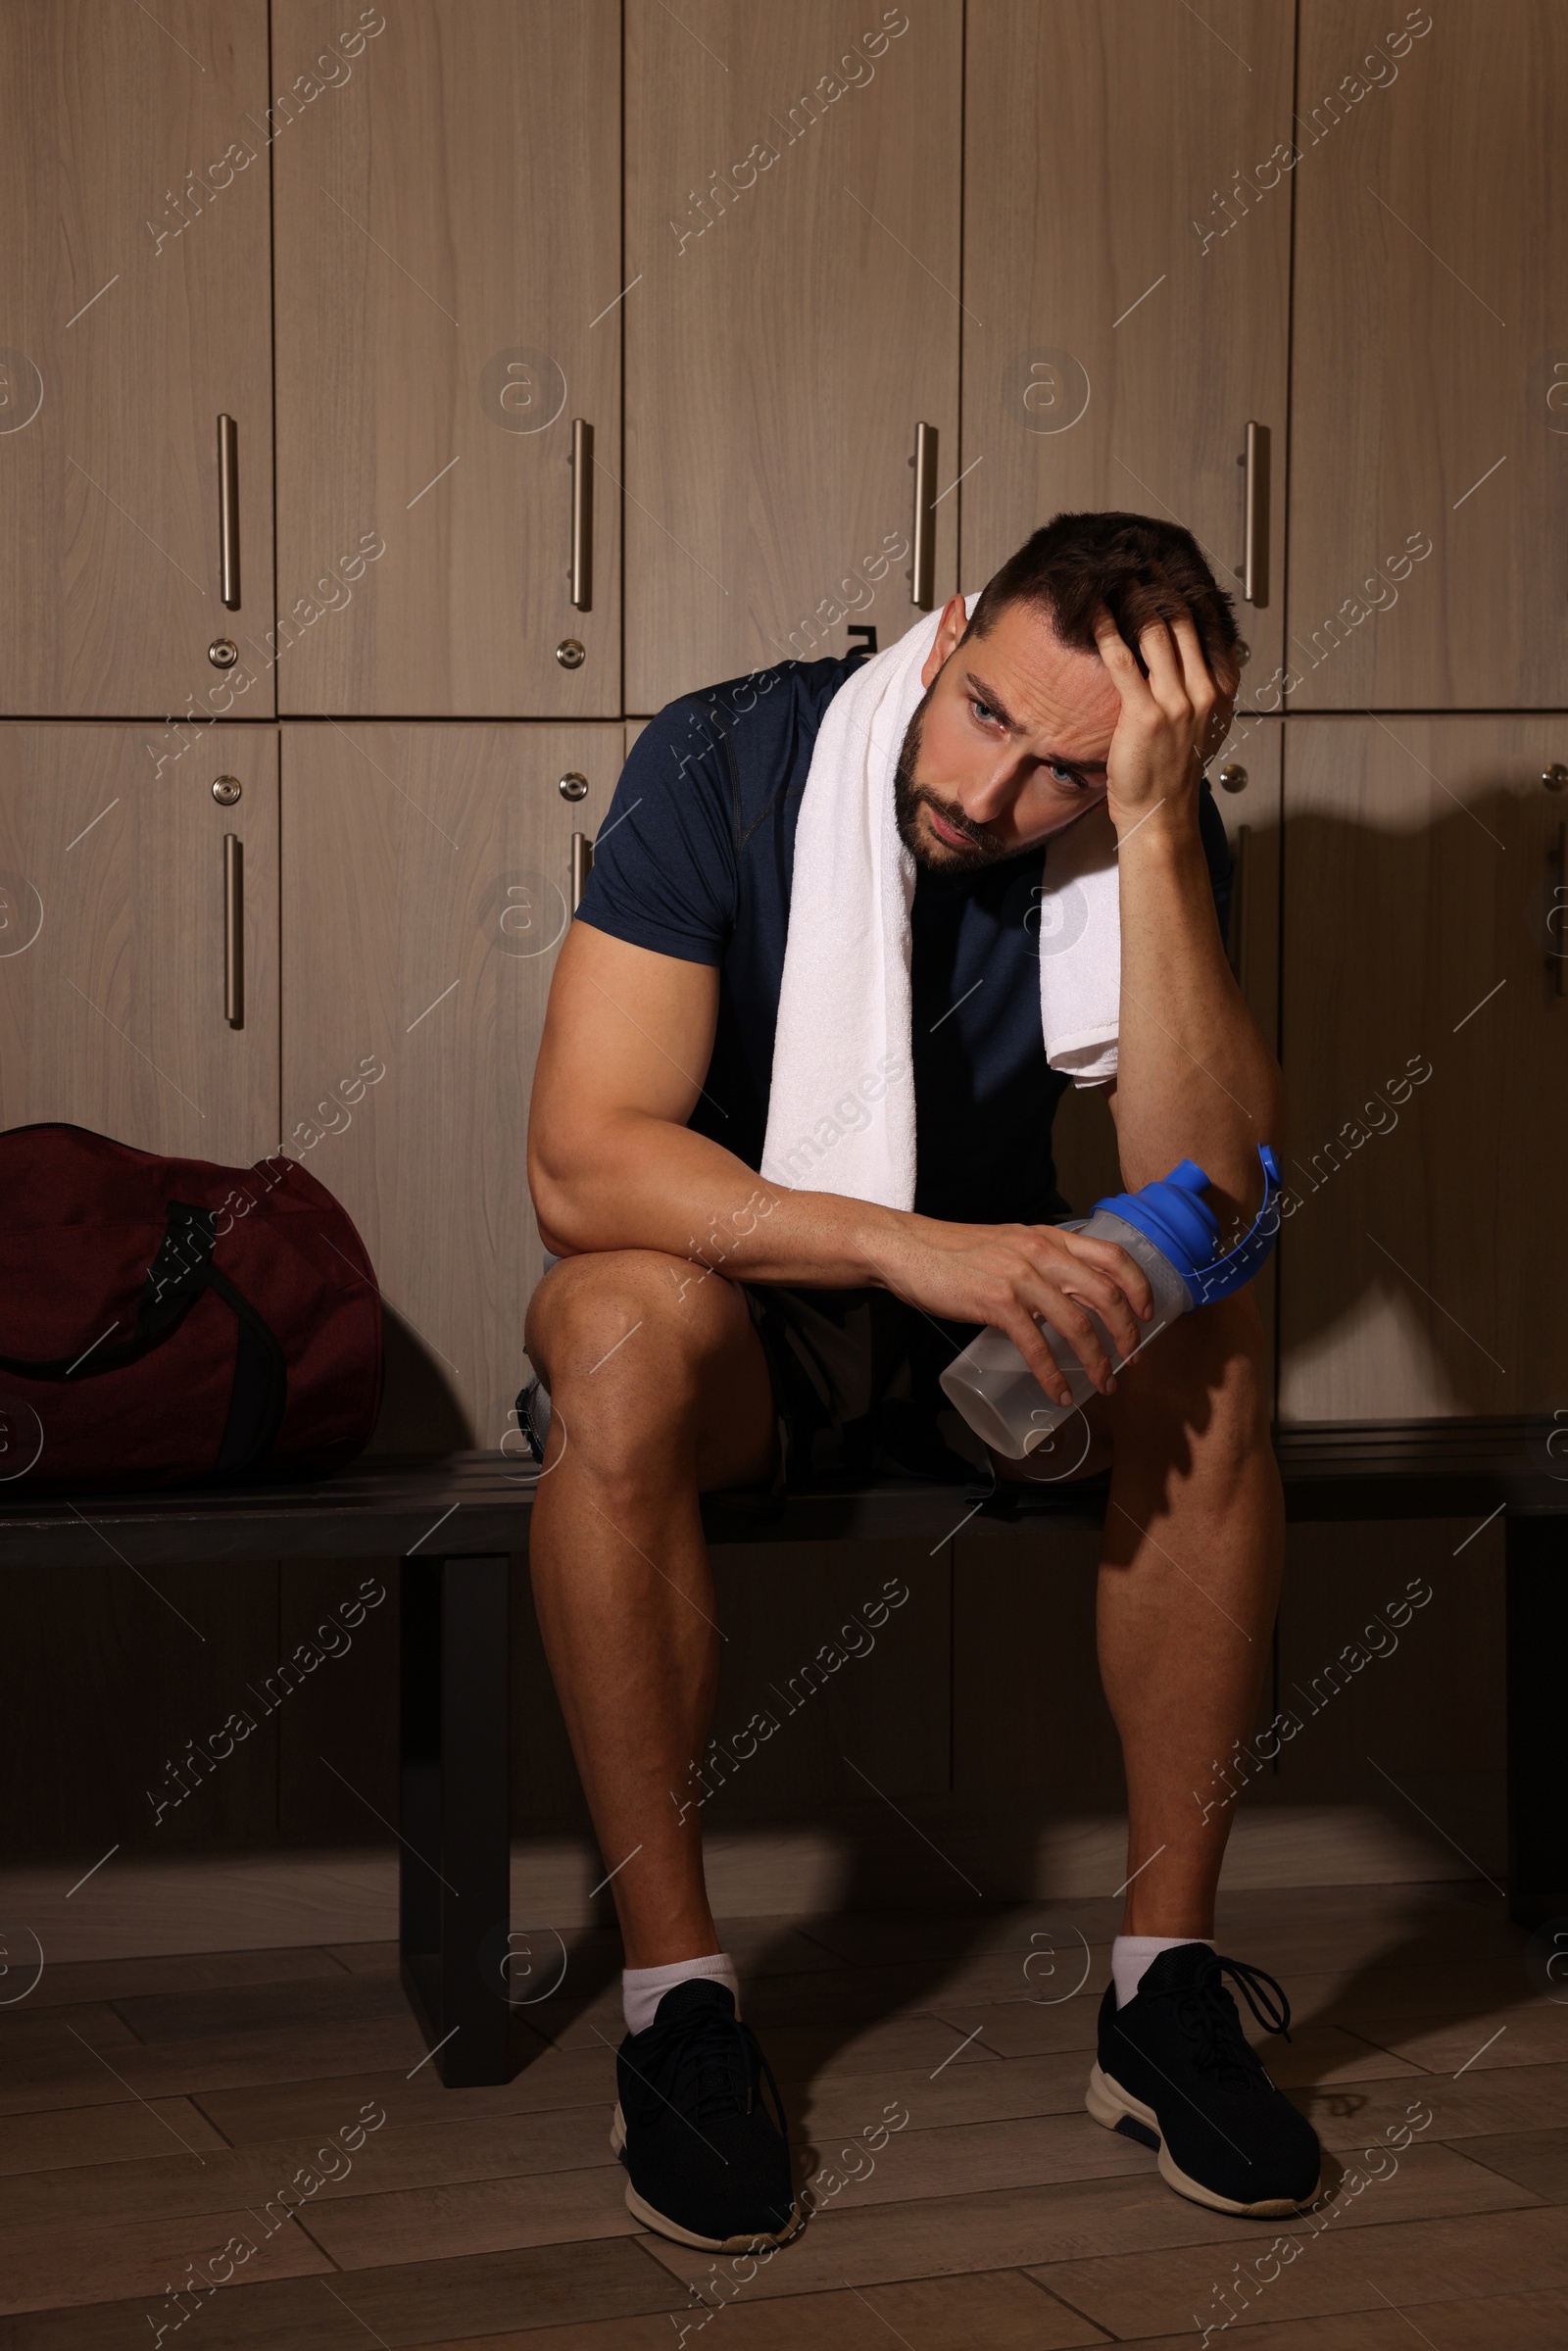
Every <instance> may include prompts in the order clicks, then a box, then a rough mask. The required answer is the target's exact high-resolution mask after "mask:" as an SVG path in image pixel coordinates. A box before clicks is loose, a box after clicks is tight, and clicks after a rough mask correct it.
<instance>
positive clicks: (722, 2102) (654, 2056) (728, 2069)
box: [633, 2009, 788, 2136]
mask: <svg viewBox="0 0 1568 2351" xmlns="http://www.w3.org/2000/svg"><path fill="white" fill-rule="evenodd" d="M639 2040H640V2041H642V2042H644V2043H646V2052H645V2050H644V2048H642V2047H640V2048H639V2049H638V2052H637V2064H636V2072H635V2074H634V2077H633V2079H634V2080H636V2081H638V2082H639V2083H640V2086H641V2095H640V2097H639V2101H638V2102H639V2105H640V2106H641V2108H642V2117H641V2119H642V2120H643V2121H645V2122H652V2121H654V2120H655V2119H656V2118H657V2116H658V2115H659V2113H660V2111H661V2110H662V2108H663V2107H665V2106H666V2105H667V2106H672V2107H673V2108H674V2109H675V2111H676V2113H677V2114H680V2115H683V2116H684V2117H685V2118H686V2120H687V2121H688V2122H689V2123H692V2124H694V2125H695V2126H696V2127H697V2128H698V2129H699V2130H701V2128H702V2126H703V2124H704V2123H711V2122H715V2121H716V2120H717V2119H718V2118H719V2116H721V2115H726V2114H750V2113H751V2111H752V2109H753V2107H754V2106H755V2104H756V2102H757V2090H758V2086H759V2082H766V2084H767V2087H768V2091H769V2093H770V2095H771V2098H772V2103H773V2113H774V2117H775V2119H776V2121H777V2123H778V2128H779V2132H780V2135H781V2136H787V2135H788V2130H787V2126H786V2123H785V2120H784V2102H783V2100H782V2098H781V2097H780V2096H779V2089H778V2083H777V2082H775V2080H774V2079H773V2069H772V2067H771V2066H770V2065H769V2064H768V2062H767V2059H766V2058H765V2057H764V2056H763V2055H762V2051H761V2048H760V2044H759V2042H758V2038H757V2035H756V2033H753V2031H752V2029H751V2027H750V2026H749V2025H746V2024H743V2023H742V2021H741V2019H740V2018H739V2017H733V2016H724V2015H722V2014H720V2013H719V2012H718V2011H717V2010H714V2009H709V2010H706V2011H704V2012H702V2013H700V2014H699V2015H697V2016H688V2017H683V2018H681V2019H680V2020H679V2021H678V2022H674V2023H671V2024H668V2025H660V2024H658V2023H657V2022H656V2023H655V2024H653V2025H651V2026H650V2027H649V2028H648V2030H647V2032H646V2033H642V2034H640V2035H639Z"/></svg>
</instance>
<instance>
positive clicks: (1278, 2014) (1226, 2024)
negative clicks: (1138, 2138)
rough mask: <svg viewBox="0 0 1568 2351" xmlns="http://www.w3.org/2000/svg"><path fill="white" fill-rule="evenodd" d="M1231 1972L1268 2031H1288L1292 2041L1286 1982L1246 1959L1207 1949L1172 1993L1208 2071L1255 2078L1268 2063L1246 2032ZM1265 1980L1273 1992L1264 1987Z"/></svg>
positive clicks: (1245, 2079)
mask: <svg viewBox="0 0 1568 2351" xmlns="http://www.w3.org/2000/svg"><path fill="white" fill-rule="evenodd" d="M1227 1976H1229V1977H1230V1978H1231V1979H1232V1981H1233V1982H1234V1983H1236V1984H1239V1985H1240V1987H1241V1992H1242V1997H1243V1998H1244V1999H1245V2000H1246V2002H1247V2005H1248V2007H1249V2008H1250V2010H1251V2012H1252V2014H1253V2016H1254V2017H1255V2018H1256V2020H1257V2022H1258V2023H1259V2024H1260V2025H1261V2026H1262V2027H1263V2030H1264V2032H1265V2033H1282V2034H1283V2035H1284V2037H1285V2038H1286V2039H1287V2040H1289V2039H1290V2037H1291V2033H1290V2024H1291V2003H1290V2001H1289V2000H1288V1999H1287V1998H1286V1995H1285V1988H1284V1986H1283V1984H1280V1983H1279V1982H1278V1981H1277V1980H1276V1978H1274V1977H1273V1976H1271V1975H1269V1974H1268V1973H1267V1972H1266V1970H1264V1969H1263V1968H1258V1967H1250V1966H1249V1965H1248V1963H1247V1961H1246V1960H1245V1959H1227V1958H1225V1957H1224V1956H1223V1955H1222V1954H1221V1953H1220V1952H1218V1951H1207V1952H1205V1953H1204V1955H1203V1957H1202V1959H1201V1961H1200V1962H1199V1964H1198V1966H1197V1967H1196V1968H1195V1970H1194V1972H1193V1975H1192V1977H1191V1978H1190V1979H1189V1981H1188V1982H1187V1983H1186V1984H1181V1985H1179V1986H1177V1987H1176V1988H1174V1989H1173V1990H1172V1992H1171V1993H1170V1998H1171V1999H1172V2000H1173V2001H1174V2003H1175V2007H1176V2016H1177V2021H1178V2022H1179V2023H1180V2025H1181V2027H1182V2030H1183V2031H1184V2032H1185V2033H1189V2034H1190V2035H1191V2037H1192V2038H1193V2039H1194V2040H1195V2041H1196V2042H1197V2044H1198V2063H1199V2065H1200V2066H1201V2069H1202V2070H1203V2072H1204V2073H1212V2074H1216V2075H1220V2076H1227V2075H1228V2076H1229V2077H1231V2078H1232V2079H1233V2080H1236V2081H1239V2082H1255V2081H1256V2079H1257V2077H1258V2075H1259V2074H1260V2073H1263V2072H1264V2068H1263V2065H1262V2061H1261V2060H1260V2059H1259V2057H1258V2055H1257V2052H1256V2050H1255V2049H1253V2047H1252V2045H1251V2043H1250V2041H1249V2040H1248V2039H1247V2038H1246V2036H1245V2035H1244V2033H1243V2032H1242V2020H1241V2018H1240V2017H1239V2016H1238V2015H1237V2013H1236V2003H1235V2001H1234V2000H1233V1999H1232V1998H1231V1996H1230V1994H1229V1992H1228V1991H1227V1990H1226V1989H1225V1984H1224V1979H1225V1978H1226V1977H1227ZM1265 1984H1266V1985H1267V1986H1268V1992H1265V1991H1264V1990H1263V1988H1262V1987H1263V1986H1264V1985H1265ZM1270 1992H1271V1993H1273V1995H1274V1997H1273V1998H1272V1999H1271V1998H1270V1997H1269V1996H1268V1995H1269V1993H1270ZM1260 2002H1261V2004H1260ZM1265 2079H1266V2076H1265Z"/></svg>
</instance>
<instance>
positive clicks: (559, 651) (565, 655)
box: [556, 637, 587, 669]
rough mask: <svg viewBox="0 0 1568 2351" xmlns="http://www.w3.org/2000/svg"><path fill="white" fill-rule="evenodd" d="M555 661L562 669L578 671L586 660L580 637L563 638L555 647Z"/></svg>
mask: <svg viewBox="0 0 1568 2351" xmlns="http://www.w3.org/2000/svg"><path fill="white" fill-rule="evenodd" d="M556 659H557V661H559V662H560V663H561V666H562V668H563V669H580V668H581V667H582V665H583V662H584V661H585V660H586V659H587V656H586V654H585V653H584V652H583V647H582V639H581V638H580V637H563V638H562V640H561V643H560V644H559V645H558V646H557V647H556Z"/></svg>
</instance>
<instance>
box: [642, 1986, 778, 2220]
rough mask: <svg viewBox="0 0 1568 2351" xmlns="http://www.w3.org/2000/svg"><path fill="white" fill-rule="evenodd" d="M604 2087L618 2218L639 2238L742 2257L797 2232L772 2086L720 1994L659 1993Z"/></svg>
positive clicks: (679, 1989) (730, 2000)
mask: <svg viewBox="0 0 1568 2351" xmlns="http://www.w3.org/2000/svg"><path fill="white" fill-rule="evenodd" d="M764 2081H765V2082H766V2083H767V2086H768V2088H769V2090H770V2091H771V2093H772V2100H773V2107H774V2110H775V2112H776V2114H777V2117H778V2119H777V2121H776V2122H775V2121H774V2119H773V2115H771V2114H769V2113H768V2111H767V2108H766V2107H765V2106H764V2105H763V2104H762V2100H761V2095H760V2092H761V2085H762V2082H764ZM615 2085H616V2088H617V2090H618V2092H619V2095H618V2097H617V2099H616V2103H615V2121H614V2126H613V2130H612V2131H611V2134H610V2145H611V2151H612V2153H613V2154H615V2155H618V2156H619V2157H620V2160H621V2162H622V2163H623V2164H624V2165H625V2167H626V2209H627V2211H628V2212H631V2213H634V2214H635V2215H636V2217H637V2219H638V2220H639V2221H642V2222H643V2223H645V2225H646V2226H647V2227H648V2228H650V2229H657V2230H658V2231H659V2234H660V2235H661V2236H669V2237H673V2238H674V2240H675V2242H676V2243H677V2244H678V2245H697V2246H700V2247H701V2248H702V2250H703V2251H704V2252H705V2253H750V2252H754V2251H756V2250H757V2249H758V2248H759V2247H760V2246H763V2245H782V2244H787V2243H788V2241H789V2239H790V2238H791V2237H792V2236H793V2235H794V2234H795V2233H796V2231H797V2229H800V2228H801V2227H802V2226H803V2222H804V2215H803V2214H802V2213H801V2211H800V2210H799V2207H798V2206H797V2204H796V2201H795V2191H794V2188H793V2186H792V2184H791V2177H790V2150H789V2141H788V2139H787V2138H786V2137H785V2134H784V2133H785V2123H784V2108H783V2104H782V2101H781V2100H780V2098H779V2094H778V2083H777V2082H775V2081H774V2079H773V2073H772V2068H771V2067H770V2066H769V2064H768V2062H767V2059H766V2058H765V2057H764V2056H763V2055H762V2052H761V2050H760V2048H759V2047H758V2045H757V2035H756V2033H754V2032H753V2031H752V2029H751V2027H750V2025H745V2024H742V2022H741V2020H740V2018H739V2017H737V2015H736V2014H735V2000H734V1995H733V1994H732V1993H731V1991H730V1988H729V1985H728V1984H716V1983H714V1982H713V1981H712V1980H711V1978H709V1977H706V1976H692V1977H689V1978H688V1979H687V1981H686V1982H685V1983H684V1984H676V1985H674V1987H673V1988H672V1989H671V1990H669V1991H667V1992H665V1994H664V1996H663V1998H662V2000H661V2001H660V2003H659V2007H658V2009H657V2011H656V2012H655V2016H654V2021H653V2023H652V2024H651V2025H650V2026H648V2028H647V2029H646V2031H645V2032H642V2033H627V2035H626V2037H625V2039H624V2040H623V2041H622V2042H621V2044H620V2047H619V2048H618V2049H617V2050H616V2052H615Z"/></svg>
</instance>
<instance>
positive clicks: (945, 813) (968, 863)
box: [893, 672, 1018, 873]
mask: <svg viewBox="0 0 1568 2351" xmlns="http://www.w3.org/2000/svg"><path fill="white" fill-rule="evenodd" d="M938 674H939V675H940V672H939V673H938ZM935 692H936V680H935V679H933V680H932V682H931V684H930V685H929V686H927V688H926V690H925V692H924V694H923V695H922V696H921V697H920V701H919V705H918V707H917V708H916V710H915V712H914V715H913V717H912V718H911V719H910V720H909V723H908V725H907V727H906V729H905V731H904V742H903V745H902V747H901V749H900V752H899V759H898V765H897V766H896V767H895V769H894V771H893V810H894V814H895V816H896V817H897V819H898V826H899V838H900V840H901V841H902V842H903V843H904V846H905V848H906V849H907V851H908V852H909V854H910V856H911V857H914V858H915V859H916V860H917V861H918V862H919V863H920V864H922V865H925V866H928V867H929V868H930V869H931V871H932V872H933V873H973V872H976V871H978V869H979V868H980V867H981V866H982V865H995V864H996V863H997V862H998V860H999V858H1002V857H1015V856H1016V855H1017V854H1018V853H1017V851H1016V850H1009V849H1007V848H1006V847H1005V845H1004V844H1003V843H1002V842H1000V841H995V840H993V839H992V837H991V835H990V834H989V833H987V832H986V831H985V830H984V828H983V827H982V826H980V825H977V824H973V823H971V821H970V819H969V818H968V817H967V816H966V815H965V814H964V812H963V810H962V808H959V806H958V805H957V803H956V801H951V800H944V799H943V798H942V797H941V795H940V793H936V792H933V791H932V790H931V789H930V787H929V786H928V785H926V784H922V783H920V782H919V781H918V780H917V773H916V771H917V769H918V766H919V759H920V729H921V722H922V720H923V719H924V717H925V713H926V709H927V707H928V705H929V703H930V700H931V697H932V695H933V694H934V693H935ZM922 806H924V807H926V808H934V809H935V810H936V813H937V814H938V815H939V816H940V817H941V818H942V820H943V822H944V824H949V825H951V826H952V827H953V830H954V831H955V832H956V833H961V834H962V835H963V836H964V838H965V839H966V840H967V841H969V842H970V843H972V845H973V846H972V847H971V848H969V849H967V850H963V849H956V848H950V847H949V846H948V844H947V843H946V842H945V841H938V840H935V839H933V837H932V836H931V834H930V833H929V832H927V831H923V830H922V829H920V827H919V826H918V824H917V821H916V819H917V814H918V811H919V809H920V808H921V807H922Z"/></svg>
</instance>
